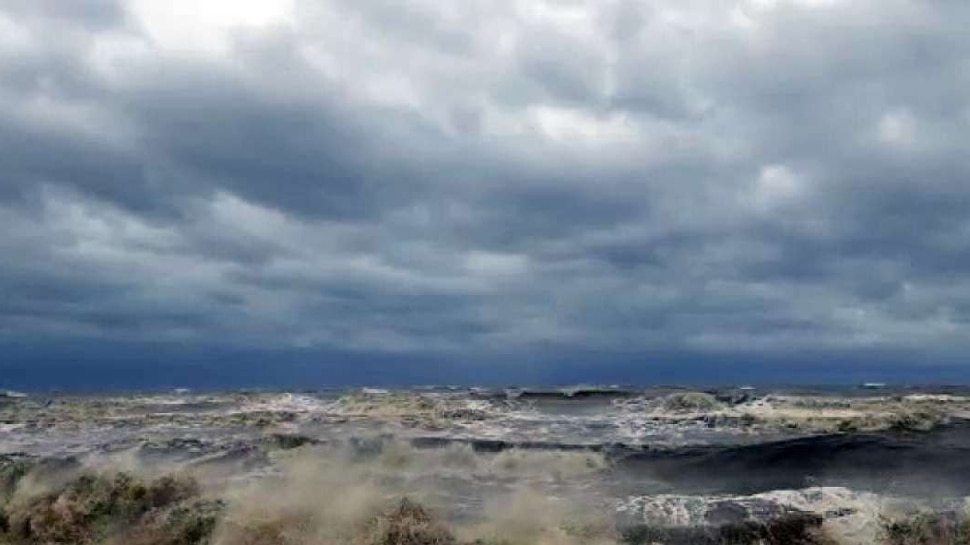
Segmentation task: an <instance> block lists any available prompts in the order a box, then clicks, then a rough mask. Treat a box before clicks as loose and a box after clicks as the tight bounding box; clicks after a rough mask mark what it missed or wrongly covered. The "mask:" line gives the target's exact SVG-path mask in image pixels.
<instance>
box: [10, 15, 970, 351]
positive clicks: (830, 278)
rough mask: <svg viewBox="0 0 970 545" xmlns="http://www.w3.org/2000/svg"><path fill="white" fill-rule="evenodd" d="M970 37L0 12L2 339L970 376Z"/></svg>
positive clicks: (944, 25)
mask: <svg viewBox="0 0 970 545" xmlns="http://www.w3.org/2000/svg"><path fill="white" fill-rule="evenodd" d="M968 27H970V4H968V3H966V2H959V1H950V0H930V1H921V2H916V1H911V0H853V1H847V0H733V1H730V2H728V1H722V0H685V1H678V2H648V1H627V0H603V1H598V2H583V1H577V0H468V1H465V2H443V1H439V0H409V1H405V2H400V1H398V2H388V1H384V0H372V1H368V2H360V1H356V0H328V1H325V2H319V1H303V0H289V1H287V0H273V1H268V0H267V1H255V0H253V1H251V0H244V1H241V0H233V1H229V0H210V1H207V2H204V3H203V2H197V1H195V0H177V1H173V0H128V1H114V0H78V1H74V2H71V3H70V7H69V8H65V7H64V5H63V3H62V2H53V1H47V0H10V1H7V2H4V3H3V5H2V6H0V252H2V255H3V259H0V290H2V292H3V294H4V295H3V297H2V298H0V339H8V340H9V339H25V338H26V339H32V338H44V339H60V340H70V339H78V340H84V341H85V342H88V341H91V340H95V341H104V342H139V341H153V342H155V341H162V342H169V341H170V342H173V343H196V342H205V343H212V342H216V343H223V344H226V345H230V346H234V347H258V348H267V347H270V348H280V349H290V348H296V347H299V348H310V349H313V348H317V349H327V350H332V349H341V350H346V349H349V350H365V351H381V352H389V353H400V354H411V355H414V354H423V353H427V354H436V355H441V354H455V353H459V352H460V353H464V354H489V353H498V352H502V353H515V352H517V351H522V352H525V351H534V350H542V349H543V348H554V349H556V350H570V349H572V348H583V349H585V350H622V351H625V352H629V353H636V352H637V351H640V350H643V351H664V352H668V353H669V352H683V353H704V354H729V353H732V354H733V353H744V352H758V353H762V354H774V355H776V356H778V357H779V358H780V359H781V358H784V356H786V355H787V354H791V353H794V352H799V351H806V350H810V351H819V352H821V353H824V352H826V351H831V352H840V353H845V352H847V351H848V352H853V351H858V352H860V353H862V352H865V351H879V352H887V351H888V352H892V351H922V352H929V353H939V354H950V355H952V354H958V353H960V352H962V351H964V350H966V349H968V348H970V337H968V335H967V332H968V331H970V329H968V325H970V275H968V274H967V273H970V98H968V97H970V94H968V93H967V92H966V91H967V89H970V63H968V59H970V33H967V32H966V28H968Z"/></svg>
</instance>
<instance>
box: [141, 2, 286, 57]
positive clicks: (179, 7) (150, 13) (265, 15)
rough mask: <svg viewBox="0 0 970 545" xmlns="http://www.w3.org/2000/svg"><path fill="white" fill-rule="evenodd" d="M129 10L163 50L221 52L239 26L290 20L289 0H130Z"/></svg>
mask: <svg viewBox="0 0 970 545" xmlns="http://www.w3.org/2000/svg"><path fill="white" fill-rule="evenodd" d="M131 6H132V12H133V14H134V15H135V17H136V18H137V20H138V21H139V22H140V23H141V24H142V25H143V26H144V27H145V29H146V30H147V31H148V33H149V34H150V36H151V37H152V39H153V40H154V41H155V43H157V44H158V45H160V46H161V47H164V48H165V49H170V50H175V51H180V52H183V53H190V52H193V51H194V52H207V53H213V52H224V51H225V49H226V47H227V40H228V39H229V36H228V34H229V33H231V31H232V30H233V29H236V28H241V27H263V26H268V25H275V24H283V23H288V22H291V21H292V16H293V2H292V0H133V2H132V3H131Z"/></svg>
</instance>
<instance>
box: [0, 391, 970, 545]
mask: <svg viewBox="0 0 970 545" xmlns="http://www.w3.org/2000/svg"><path fill="white" fill-rule="evenodd" d="M968 497H970V390H968V389H963V388H935V389H885V388H871V389H862V388H841V389H814V390H813V389H798V390H796V389H755V388H727V389H711V390H687V389H679V388H651V389H642V388H637V389H633V388H630V389H625V388H620V387H595V388H594V387H575V388H565V389H552V388H550V389H541V388H533V389H525V388H522V389H514V388H510V389H477V388H471V389H468V388H442V387H429V388H418V389H409V390H399V391H385V390H377V389H362V390H360V389H358V390H333V391H316V392H222V393H194V392H189V391H179V392H172V393H166V394H157V393H156V394H128V395H112V396H106V395H89V396H82V395H27V396H23V395H17V394H13V393H10V394H8V395H6V396H0V505H3V508H2V510H0V543H5V542H9V543H143V544H147V543H172V544H179V543H185V544H188V543H219V544H230V543H233V544H234V543H244V544H245V543H250V544H264V543H265V544H269V543H284V544H288V543H294V544H313V543H375V544H376V543H381V544H386V545H393V544H395V543H407V544H416V545H417V544H423V543H509V544H513V543H523V544H525V543H549V544H553V543H604V544H606V543H622V542H626V543H670V544H675V543H778V544H782V543H845V544H852V543H857V544H870V543H968V542H970V531H968V530H970V524H967V523H966V520H967V517H966V515H965V512H966V509H967V505H968V504H967V502H966V498H968ZM404 498H407V499H404ZM933 540H936V541H933ZM961 540H966V541H961Z"/></svg>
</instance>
